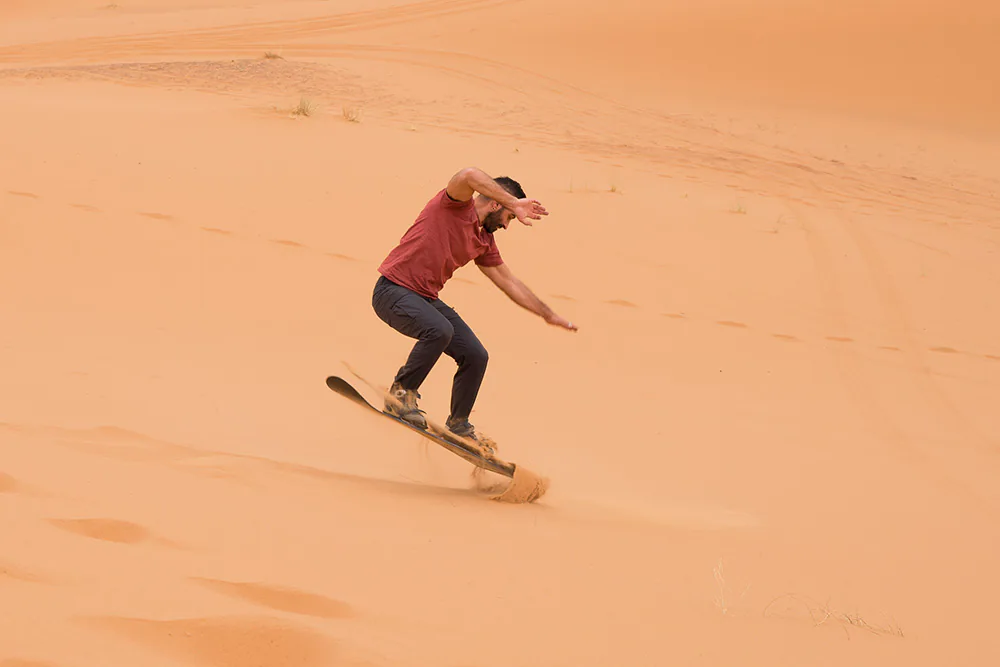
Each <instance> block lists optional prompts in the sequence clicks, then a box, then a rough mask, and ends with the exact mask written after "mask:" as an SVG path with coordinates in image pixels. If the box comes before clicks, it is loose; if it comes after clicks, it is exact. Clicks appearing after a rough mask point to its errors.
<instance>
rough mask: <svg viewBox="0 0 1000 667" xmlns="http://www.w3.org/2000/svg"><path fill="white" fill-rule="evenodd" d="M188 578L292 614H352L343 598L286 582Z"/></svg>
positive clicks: (348, 615)
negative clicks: (272, 584)
mask: <svg viewBox="0 0 1000 667" xmlns="http://www.w3.org/2000/svg"><path fill="white" fill-rule="evenodd" d="M192 581H195V582H197V583H199V584H201V585H202V586H206V587H207V588H211V589H212V590H214V591H216V592H218V593H222V594H223V595H228V596H230V597H234V598H239V599H241V600H246V601H248V602H252V603H254V604H258V605H261V606H263V607H268V608H270V609H276V610H278V611H290V612H292V613H295V614H305V615H307V616H319V617H320V618H350V617H351V616H353V615H354V612H353V611H352V610H351V608H350V606H348V605H347V604H345V603H343V602H338V601H337V600H333V599H331V598H328V597H326V596H324V595H318V594H316V593H306V592H305V591H300V590H298V589H295V588H289V587H286V586H271V585H268V584H259V583H248V582H236V581H221V580H218V579H204V578H201V577H192Z"/></svg>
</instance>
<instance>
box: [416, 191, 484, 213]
mask: <svg viewBox="0 0 1000 667" xmlns="http://www.w3.org/2000/svg"><path fill="white" fill-rule="evenodd" d="M474 210H475V206H474V205H473V203H472V200H471V199H469V200H467V201H462V200H460V199H454V198H452V196H451V195H450V194H448V190H447V189H445V188H442V189H441V190H439V191H438V192H437V194H435V195H434V196H433V197H431V198H430V199H429V200H428V201H427V204H426V205H425V206H424V211H423V214H424V216H428V215H430V216H436V215H444V216H456V217H459V218H467V217H468V216H469V214H470V212H472V211H474Z"/></svg>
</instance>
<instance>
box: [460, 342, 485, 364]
mask: <svg viewBox="0 0 1000 667" xmlns="http://www.w3.org/2000/svg"><path fill="white" fill-rule="evenodd" d="M489 361H490V354H489V352H487V351H486V348H485V347H483V345H482V343H476V344H475V345H472V346H470V347H469V349H468V350H467V351H466V353H465V363H466V364H468V365H469V366H472V367H473V368H479V369H482V370H486V365H487V364H488V363H489Z"/></svg>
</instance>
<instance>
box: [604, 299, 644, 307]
mask: <svg viewBox="0 0 1000 667" xmlns="http://www.w3.org/2000/svg"><path fill="white" fill-rule="evenodd" d="M604 303H609V304H611V305H612V306H622V307H624V308H638V307H639V306H637V305H635V304H634V303H632V302H631V301H626V300H625V299H611V300H610V301H605V302H604Z"/></svg>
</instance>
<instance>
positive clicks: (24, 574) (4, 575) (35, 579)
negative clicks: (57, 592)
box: [0, 563, 45, 664]
mask: <svg viewBox="0 0 1000 667" xmlns="http://www.w3.org/2000/svg"><path fill="white" fill-rule="evenodd" d="M0 579H14V580H15V581H25V582H28V583H30V584H38V583H43V582H45V579H44V578H43V577H40V576H38V575H37V574H34V573H32V572H29V571H28V570H25V569H22V568H20V567H16V566H14V565H10V564H7V563H0ZM0 664H2V663H0Z"/></svg>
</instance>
